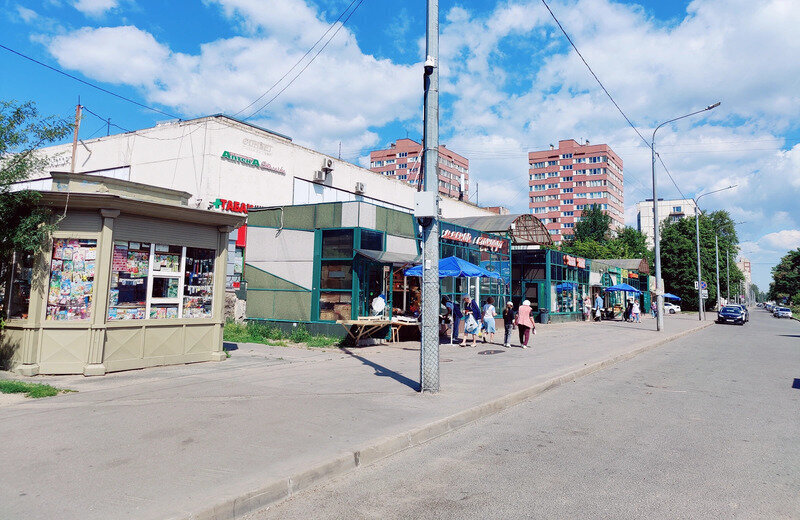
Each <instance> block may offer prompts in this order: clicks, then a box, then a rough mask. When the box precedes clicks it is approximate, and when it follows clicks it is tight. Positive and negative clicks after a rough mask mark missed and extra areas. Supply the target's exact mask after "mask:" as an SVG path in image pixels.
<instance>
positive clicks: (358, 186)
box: [356, 182, 364, 193]
mask: <svg viewBox="0 0 800 520" xmlns="http://www.w3.org/2000/svg"><path fill="white" fill-rule="evenodd" d="M356 193H364V183H363V182H357V183H356Z"/></svg>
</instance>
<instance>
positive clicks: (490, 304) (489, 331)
mask: <svg viewBox="0 0 800 520" xmlns="http://www.w3.org/2000/svg"><path fill="white" fill-rule="evenodd" d="M495 316H497V309H495V308H494V297H493V296H489V297H488V298H486V303H485V304H484V305H483V327H484V329H485V330H486V334H485V335H484V336H483V342H484V343H486V336H489V343H494V333H495V331H496V324H495V321H494V317H495Z"/></svg>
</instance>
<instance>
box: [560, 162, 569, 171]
mask: <svg viewBox="0 0 800 520" xmlns="http://www.w3.org/2000/svg"><path fill="white" fill-rule="evenodd" d="M559 169H560V170H562V171H563V170H571V169H572V165H571V164H562V165H561V167H560V168H559Z"/></svg>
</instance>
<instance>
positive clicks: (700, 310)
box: [694, 197, 705, 321]
mask: <svg viewBox="0 0 800 520" xmlns="http://www.w3.org/2000/svg"><path fill="white" fill-rule="evenodd" d="M699 198H700V197H698V199H699ZM695 206H697V201H696V200H695ZM694 230H695V233H696V234H697V235H696V237H695V238H696V240H695V242H696V243H697V319H699V320H700V321H703V318H704V316H703V312H704V311H705V308H704V307H703V272H702V269H701V267H702V263H701V260H700V209H699V208H696V209H695V211H694Z"/></svg>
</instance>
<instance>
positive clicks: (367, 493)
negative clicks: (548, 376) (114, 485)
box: [248, 309, 800, 520]
mask: <svg viewBox="0 0 800 520" xmlns="http://www.w3.org/2000/svg"><path fill="white" fill-rule="evenodd" d="M751 316H752V321H751V322H750V323H748V324H747V325H745V326H743V327H742V326H735V325H714V326H712V327H710V328H707V329H705V330H703V331H700V332H698V333H696V334H693V335H690V336H688V337H686V338H682V339H680V340H678V341H675V342H672V343H669V344H667V345H664V346H662V347H659V348H657V349H655V350H653V351H650V352H647V353H645V354H642V355H641V356H638V357H636V358H634V359H632V360H630V361H627V362H625V363H621V364H618V365H615V366H614V367H611V368H609V369H606V370H603V371H601V372H598V373H595V374H593V375H590V376H587V377H584V378H581V379H579V380H577V381H574V382H572V383H569V384H566V385H563V386H561V387H559V388H556V389H554V390H552V391H550V392H547V393H545V394H543V395H541V396H539V397H538V398H536V399H532V400H530V401H527V402H525V403H523V404H521V405H518V406H516V407H514V408H511V409H509V410H506V411H505V412H503V413H500V414H498V415H495V416H492V417H489V418H486V419H484V420H481V421H478V422H476V423H473V424H471V425H468V426H466V427H464V428H462V429H460V430H458V431H456V432H453V433H450V434H448V435H445V436H443V437H440V438H439V439H436V440H435V441H433V442H431V443H429V444H427V445H425V446H422V447H418V448H415V449H411V450H408V451H405V452H403V453H401V454H398V455H395V456H393V457H390V458H388V459H385V460H383V461H381V462H379V463H376V464H374V465H372V466H369V467H365V468H360V469H358V470H356V471H354V472H352V473H350V474H348V475H346V476H343V477H341V478H338V479H335V480H333V481H331V482H329V483H327V484H325V485H321V486H318V487H316V488H313V489H310V490H307V491H305V492H302V493H299V494H298V495H295V496H294V497H292V498H291V499H289V500H287V501H284V502H282V503H280V504H278V505H276V506H273V507H271V508H269V509H265V510H261V511H258V512H256V513H253V514H251V515H250V516H249V517H248V519H250V520H263V519H271V518H280V519H308V518H315V519H319V518H348V519H359V518H381V519H384V518H415V519H418V518H475V519H484V518H613V519H624V518H648V519H661V518H663V519H675V518H746V519H751V518H765V519H767V518H768V519H771V520H773V519H780V518H800V323H798V322H797V321H792V320H786V319H783V320H779V319H775V318H772V317H771V316H769V315H768V314H767V313H766V312H765V311H762V310H760V309H753V310H752V312H751Z"/></svg>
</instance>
